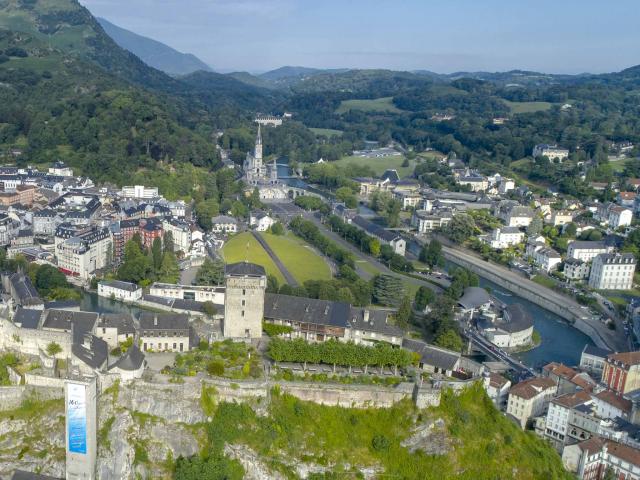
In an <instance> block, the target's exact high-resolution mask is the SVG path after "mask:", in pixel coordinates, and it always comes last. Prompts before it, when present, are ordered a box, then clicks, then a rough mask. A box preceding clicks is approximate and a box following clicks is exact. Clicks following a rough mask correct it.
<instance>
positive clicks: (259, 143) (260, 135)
mask: <svg viewBox="0 0 640 480" xmlns="http://www.w3.org/2000/svg"><path fill="white" fill-rule="evenodd" d="M256 145H262V132H261V131H260V124H258V136H257V137H256Z"/></svg>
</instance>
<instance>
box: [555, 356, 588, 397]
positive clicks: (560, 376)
mask: <svg viewBox="0 0 640 480" xmlns="http://www.w3.org/2000/svg"><path fill="white" fill-rule="evenodd" d="M542 376H543V377H547V378H550V379H552V380H553V381H554V382H555V384H556V385H557V387H558V391H557V392H556V393H557V394H558V395H564V394H565V393H575V392H577V391H580V390H582V391H587V392H590V391H592V390H593V389H594V388H595V386H596V382H595V380H593V379H592V378H591V377H590V376H589V374H587V373H584V372H578V371H576V370H574V369H573V368H571V367H567V366H566V365H563V364H561V363H557V362H551V363H548V364H547V365H545V366H544V367H543V368H542Z"/></svg>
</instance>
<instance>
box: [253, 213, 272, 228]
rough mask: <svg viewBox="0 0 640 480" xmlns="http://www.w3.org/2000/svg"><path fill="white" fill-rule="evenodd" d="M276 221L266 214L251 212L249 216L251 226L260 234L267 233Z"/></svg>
mask: <svg viewBox="0 0 640 480" xmlns="http://www.w3.org/2000/svg"><path fill="white" fill-rule="evenodd" d="M274 223H276V221H275V220H274V219H273V218H272V217H270V216H269V214H267V213H266V212H262V211H259V212H251V214H250V215H249V226H250V227H254V228H255V230H256V231H258V232H266V231H267V230H269V229H270V228H271V226H272V225H273V224H274Z"/></svg>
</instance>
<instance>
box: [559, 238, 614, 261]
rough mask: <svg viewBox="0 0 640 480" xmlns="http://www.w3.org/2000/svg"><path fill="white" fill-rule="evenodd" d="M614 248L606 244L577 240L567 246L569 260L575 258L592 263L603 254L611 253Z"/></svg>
mask: <svg viewBox="0 0 640 480" xmlns="http://www.w3.org/2000/svg"><path fill="white" fill-rule="evenodd" d="M612 250H613V247H608V246H607V245H606V244H605V243H604V242H602V241H600V242H588V241H582V240H575V241H573V242H571V243H570V244H569V245H568V246H567V258H575V259H576V260H582V261H583V262H590V261H591V260H593V259H594V258H595V257H596V256H597V255H600V254H601V253H611V252H612Z"/></svg>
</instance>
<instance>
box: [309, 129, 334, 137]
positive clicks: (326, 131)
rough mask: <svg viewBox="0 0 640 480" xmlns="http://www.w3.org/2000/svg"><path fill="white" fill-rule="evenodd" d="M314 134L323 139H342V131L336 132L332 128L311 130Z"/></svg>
mask: <svg viewBox="0 0 640 480" xmlns="http://www.w3.org/2000/svg"><path fill="white" fill-rule="evenodd" d="M309 130H311V131H312V132H313V133H315V134H316V135H319V136H323V137H341V136H342V130H334V129H332V128H310V129H309Z"/></svg>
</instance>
